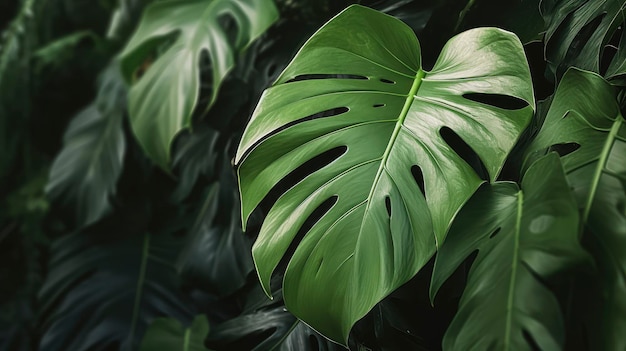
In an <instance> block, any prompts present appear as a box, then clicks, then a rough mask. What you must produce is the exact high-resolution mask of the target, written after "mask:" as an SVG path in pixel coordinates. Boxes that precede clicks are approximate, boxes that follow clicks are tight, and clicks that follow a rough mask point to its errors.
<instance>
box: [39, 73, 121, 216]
mask: <svg viewBox="0 0 626 351" xmlns="http://www.w3.org/2000/svg"><path fill="white" fill-rule="evenodd" d="M125 110H126V88H125V85H124V82H123V80H122V78H121V76H120V75H119V71H118V66H117V65H116V64H112V65H111V66H110V67H109V68H108V69H107V70H106V71H105V72H104V73H103V75H102V77H101V80H100V88H99V92H98V97H97V98H96V101H95V102H93V103H92V104H91V105H90V106H89V107H87V108H86V109H85V110H83V111H82V112H80V113H79V114H78V115H77V116H76V117H75V118H74V120H72V122H71V124H70V126H69V127H68V129H67V132H66V133H65V136H64V139H63V142H64V143H63V144H64V146H63V149H62V150H61V153H60V154H59V155H58V156H57V158H56V159H55V161H54V164H53V165H52V169H51V170H50V179H49V181H48V185H47V186H46V192H47V193H48V195H49V196H50V197H51V198H52V199H53V200H58V201H59V202H60V203H61V204H63V205H64V206H67V207H70V208H74V209H75V211H76V221H77V223H78V225H79V226H86V225H88V224H91V223H94V222H95V221H97V220H98V219H100V218H102V216H104V215H105V214H106V213H108V211H109V210H110V207H111V205H110V197H111V196H112V195H113V194H115V186H116V183H117V179H118V178H119V176H120V173H121V172H122V165H123V159H124V154H125V151H126V141H125V139H124V131H123V128H122V120H123V117H124V113H125Z"/></svg>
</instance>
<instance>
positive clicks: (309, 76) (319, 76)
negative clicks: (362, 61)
mask: <svg viewBox="0 0 626 351" xmlns="http://www.w3.org/2000/svg"><path fill="white" fill-rule="evenodd" d="M312 79H360V80H368V79H369V78H367V77H365V76H360V75H356V74H301V75H299V76H295V77H294V78H292V79H290V80H288V81H286V82H285V84H286V83H292V82H299V81H302V80H312Z"/></svg>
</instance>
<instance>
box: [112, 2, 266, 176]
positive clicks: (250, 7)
mask: <svg viewBox="0 0 626 351" xmlns="http://www.w3.org/2000/svg"><path fill="white" fill-rule="evenodd" d="M277 16H278V14H277V10H276V7H275V6H274V3H273V2H272V0H168V1H160V2H157V3H154V4H152V5H150V6H149V7H148V8H147V9H146V10H145V13H144V15H143V17H142V20H141V22H140V24H139V28H138V29H137V31H136V32H135V34H134V36H133V37H132V38H131V40H130V42H129V43H128V45H127V46H126V48H125V50H124V52H122V54H121V57H122V70H123V72H124V74H125V76H126V77H127V79H128V80H133V79H136V78H137V77H138V73H141V72H138V70H143V71H145V72H143V75H142V76H141V77H140V78H139V79H138V81H136V82H134V83H133V85H132V87H131V89H130V94H129V113H130V118H131V125H132V128H133V131H134V133H135V136H136V137H137V139H138V140H139V143H140V144H141V146H142V147H143V149H144V150H145V152H146V153H147V154H148V156H149V157H151V158H152V159H153V160H154V161H155V162H156V163H157V164H158V165H159V166H161V167H162V168H166V169H167V168H168V167H169V161H170V144H171V142H172V140H173V139H174V136H175V135H176V134H177V133H178V132H179V131H181V130H182V129H183V128H188V127H190V125H191V115H192V112H193V110H194V109H195V108H196V105H197V103H198V95H199V88H200V81H199V73H200V71H199V70H200V68H199V66H200V59H201V56H202V54H203V53H206V54H207V55H208V57H209V59H210V62H211V67H212V80H211V84H212V91H211V98H210V101H209V105H210V104H212V103H213V102H214V100H215V98H216V96H217V91H218V88H219V86H220V84H221V83H222V80H223V79H224V77H225V76H226V73H227V72H228V71H229V70H230V69H231V68H232V66H233V65H234V62H235V56H236V55H237V53H238V52H240V51H241V50H243V49H244V48H245V47H246V46H247V45H248V44H250V43H251V42H252V41H253V40H254V39H255V38H256V37H258V36H259V35H261V34H262V33H263V32H264V31H265V30H266V29H267V28H268V27H269V26H270V25H271V24H272V23H273V22H274V20H275V19H276V18H277ZM227 19H232V20H234V24H235V28H228V27H227V25H226V24H225V23H224V21H225V20H227ZM233 31H234V33H235V35H234V36H233V35H232V34H233ZM231 36H232V37H233V38H232V39H230V37H231ZM159 50H160V51H162V52H161V53H159V52H157V51H159ZM155 56H157V57H155ZM133 76H134V77H135V78H133Z"/></svg>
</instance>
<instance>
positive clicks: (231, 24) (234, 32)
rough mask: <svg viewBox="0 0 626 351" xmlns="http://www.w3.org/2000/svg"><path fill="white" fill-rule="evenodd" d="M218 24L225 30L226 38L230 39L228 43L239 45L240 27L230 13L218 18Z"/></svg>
mask: <svg viewBox="0 0 626 351" xmlns="http://www.w3.org/2000/svg"><path fill="white" fill-rule="evenodd" d="M217 23H218V24H219V26H220V27H221V28H222V29H223V30H224V33H225V34H226V38H227V39H228V43H230V44H231V45H233V44H234V45H235V46H236V45H237V44H238V43H237V40H238V39H239V38H238V36H239V27H238V25H237V20H236V19H235V17H234V16H233V15H232V13H230V12H225V13H222V14H221V15H220V16H219V17H218V18H217Z"/></svg>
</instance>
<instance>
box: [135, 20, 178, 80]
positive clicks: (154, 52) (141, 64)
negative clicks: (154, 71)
mask: <svg viewBox="0 0 626 351" xmlns="http://www.w3.org/2000/svg"><path fill="white" fill-rule="evenodd" d="M178 35H179V33H178V32H175V33H171V34H167V35H164V36H161V37H158V38H156V39H153V40H150V41H149V42H148V43H147V44H146V47H145V48H143V51H142V52H144V53H145V54H144V55H143V56H142V57H141V58H138V59H135V60H133V61H134V62H132V63H130V64H129V66H131V67H132V68H133V69H134V70H133V71H131V72H130V73H132V81H133V83H136V82H138V81H139V80H140V79H141V77H143V76H144V75H145V74H146V73H147V72H148V70H149V69H150V68H151V67H152V64H153V63H154V62H155V61H156V60H158V59H159V57H161V55H163V53H164V52H166V51H167V50H168V49H169V48H170V47H171V46H172V45H174V43H175V42H176V40H177V39H178Z"/></svg>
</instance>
